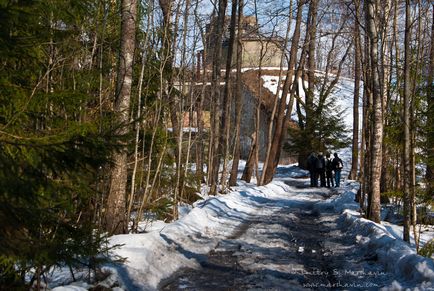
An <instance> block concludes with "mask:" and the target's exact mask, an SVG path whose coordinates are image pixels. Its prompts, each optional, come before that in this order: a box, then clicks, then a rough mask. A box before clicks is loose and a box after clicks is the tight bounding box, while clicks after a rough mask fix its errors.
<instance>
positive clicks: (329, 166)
mask: <svg viewBox="0 0 434 291" xmlns="http://www.w3.org/2000/svg"><path fill="white" fill-rule="evenodd" d="M325 163H326V181H327V187H328V188H330V187H334V186H335V182H334V180H333V167H332V159H331V158H330V154H329V153H327V154H326V160H325Z"/></svg>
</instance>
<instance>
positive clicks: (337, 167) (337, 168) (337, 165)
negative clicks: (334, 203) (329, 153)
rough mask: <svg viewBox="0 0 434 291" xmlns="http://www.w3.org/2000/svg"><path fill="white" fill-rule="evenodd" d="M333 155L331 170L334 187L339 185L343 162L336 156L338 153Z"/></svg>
mask: <svg viewBox="0 0 434 291" xmlns="http://www.w3.org/2000/svg"><path fill="white" fill-rule="evenodd" d="M333 155H334V156H335V157H334V159H333V161H332V167H333V171H334V172H335V183H336V186H335V187H339V186H340V182H341V171H342V168H343V167H344V163H343V162H342V160H341V159H340V158H339V157H338V153H334V154H333Z"/></svg>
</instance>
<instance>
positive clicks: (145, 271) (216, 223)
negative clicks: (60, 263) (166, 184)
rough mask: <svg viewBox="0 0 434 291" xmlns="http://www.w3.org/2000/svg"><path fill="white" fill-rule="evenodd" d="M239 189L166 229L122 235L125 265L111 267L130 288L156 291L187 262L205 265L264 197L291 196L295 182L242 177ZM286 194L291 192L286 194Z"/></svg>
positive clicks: (118, 239)
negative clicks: (207, 256) (263, 182)
mask: <svg viewBox="0 0 434 291" xmlns="http://www.w3.org/2000/svg"><path fill="white" fill-rule="evenodd" d="M240 184H241V186H239V187H237V191H236V192H231V193H229V194H225V195H219V196H216V197H212V198H210V199H207V200H205V201H203V202H201V203H198V204H197V206H196V207H195V208H194V209H193V210H191V211H190V212H189V213H188V214H187V215H185V216H184V217H182V218H181V219H179V220H178V221H176V222H174V223H171V224H168V225H166V226H165V227H164V228H163V229H162V230H160V231H153V232H150V233H145V234H135V235H132V234H129V235H117V236H113V237H112V238H111V243H112V244H113V245H115V244H119V245H123V246H122V247H120V248H119V249H117V250H116V251H115V253H116V255H118V256H121V257H123V258H126V262H125V263H124V264H123V265H117V266H111V267H110V268H111V269H112V270H111V271H112V272H114V273H117V274H118V277H119V278H121V279H122V282H120V284H121V285H123V286H122V287H124V288H125V289H126V290H135V289H140V290H154V289H157V287H158V284H159V283H160V281H161V280H164V279H165V278H167V277H169V276H170V275H172V274H173V273H174V272H176V271H177V270H179V269H180V268H181V267H189V268H195V267H199V264H200V262H201V261H202V260H203V259H204V258H205V254H207V253H208V252H209V251H210V250H212V249H213V248H215V247H216V245H217V243H218V241H220V240H222V239H224V238H227V237H230V236H231V235H233V233H234V232H235V231H236V230H237V227H238V226H239V225H241V224H242V223H243V222H245V219H246V218H247V217H248V216H249V215H250V214H252V213H254V212H255V211H258V209H259V208H260V207H261V204H262V202H263V201H264V199H273V197H274V198H276V199H278V198H281V197H282V195H288V194H286V192H287V191H288V190H289V186H288V185H286V184H285V183H283V182H281V181H276V182H272V183H271V184H269V185H267V186H264V187H255V186H253V185H251V184H244V183H242V182H240ZM284 193H285V194H284Z"/></svg>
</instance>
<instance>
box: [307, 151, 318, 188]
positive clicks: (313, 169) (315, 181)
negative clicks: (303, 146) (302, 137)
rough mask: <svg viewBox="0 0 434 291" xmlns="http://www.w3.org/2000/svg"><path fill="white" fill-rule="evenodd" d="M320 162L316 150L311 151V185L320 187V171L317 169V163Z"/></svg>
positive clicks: (309, 157)
mask: <svg viewBox="0 0 434 291" xmlns="http://www.w3.org/2000/svg"><path fill="white" fill-rule="evenodd" d="M317 163H318V157H317V155H316V153H315V152H311V153H310V155H309V156H308V157H307V169H308V170H309V176H310V187H318V173H317V171H316V165H317Z"/></svg>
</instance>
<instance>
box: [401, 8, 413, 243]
mask: <svg viewBox="0 0 434 291" xmlns="http://www.w3.org/2000/svg"><path fill="white" fill-rule="evenodd" d="M410 17H411V16H410V0H406V1H405V38H404V39H405V40H404V98H403V108H404V116H403V121H404V144H403V147H404V148H403V155H404V156H403V161H404V232H403V240H404V241H406V242H410V222H411V217H410V213H411V200H410V199H411V195H410V191H411V180H412V177H411V131H410V115H411V112H410V106H411V86H410V65H411V63H410V58H411V53H410V33H411V19H410Z"/></svg>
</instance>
